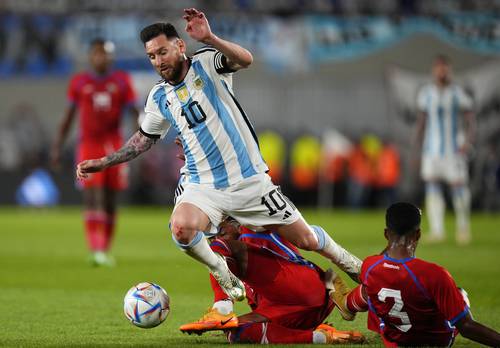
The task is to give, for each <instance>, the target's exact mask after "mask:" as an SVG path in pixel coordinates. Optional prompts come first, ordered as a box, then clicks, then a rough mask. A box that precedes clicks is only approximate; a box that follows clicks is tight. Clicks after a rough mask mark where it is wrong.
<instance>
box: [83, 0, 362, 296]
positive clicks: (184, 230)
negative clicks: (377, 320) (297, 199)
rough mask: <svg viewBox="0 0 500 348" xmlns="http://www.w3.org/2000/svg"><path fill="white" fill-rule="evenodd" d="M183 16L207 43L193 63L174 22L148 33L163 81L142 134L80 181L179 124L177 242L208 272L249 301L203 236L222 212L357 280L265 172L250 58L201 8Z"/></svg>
mask: <svg viewBox="0 0 500 348" xmlns="http://www.w3.org/2000/svg"><path fill="white" fill-rule="evenodd" d="M184 13H185V15H184V17H183V18H184V19H185V20H186V23H187V24H186V31H187V33H188V34H189V36H190V37H191V38H193V39H194V40H197V41H199V42H202V43H204V44H206V45H208V46H210V47H206V48H203V49H200V50H199V51H197V52H196V53H195V54H194V55H193V56H192V57H190V58H188V57H186V55H185V52H186V45H185V43H184V41H183V40H182V39H180V37H179V35H178V33H177V31H176V29H175V28H174V27H173V26H172V25H171V24H168V23H156V24H152V25H150V26H148V27H146V28H144V29H143V30H142V32H141V40H142V42H143V43H144V47H145V50H146V54H147V56H148V58H149V60H150V62H151V64H152V65H153V66H154V67H155V69H156V70H157V72H158V74H159V75H160V76H161V77H162V78H163V80H162V81H161V82H159V83H158V84H157V85H155V86H154V87H153V88H152V90H151V92H150V94H149V97H148V100H147V102H146V106H145V111H146V117H145V119H144V121H143V123H142V124H141V127H140V130H139V131H138V132H137V133H136V134H135V135H134V136H133V137H132V138H131V139H130V140H129V141H128V143H127V144H126V145H125V146H124V147H123V148H122V149H120V150H119V151H117V152H115V153H113V154H111V155H108V156H106V157H102V158H100V159H96V160H91V161H85V162H82V163H80V164H79V165H78V167H77V176H78V177H79V178H85V177H87V175H88V173H92V172H96V171H100V170H102V169H104V168H107V167H109V166H112V165H115V164H118V163H122V162H125V161H129V160H131V159H132V158H135V157H136V156H138V155H139V154H141V153H143V152H144V151H147V150H148V149H149V148H150V147H151V146H152V145H153V144H154V143H155V142H156V141H157V140H158V139H159V138H161V137H163V136H165V134H166V133H167V131H168V129H169V128H170V127H174V129H175V130H176V132H177V134H178V137H179V138H180V140H181V142H182V145H183V151H184V154H185V158H186V164H185V166H184V167H183V169H182V174H183V175H182V177H183V181H182V182H181V186H182V188H183V190H182V192H179V193H180V195H178V196H177V197H176V201H175V208H174V211H173V213H172V217H171V219H170V227H171V230H172V237H173V239H174V241H175V243H176V244H177V245H178V246H179V248H181V250H183V251H184V252H185V253H186V254H188V255H189V256H191V257H193V258H194V259H196V260H198V261H200V262H201V263H203V264H205V265H206V266H207V267H208V268H209V270H210V272H211V273H212V275H213V276H214V277H215V278H216V279H217V281H218V282H219V284H220V285H221V287H222V288H223V289H224V291H225V292H226V293H227V294H228V295H229V296H230V297H231V298H233V299H236V300H242V299H243V298H245V288H244V286H243V283H242V282H241V281H240V280H239V279H237V278H236V277H235V276H234V275H233V274H232V273H231V272H230V270H229V268H228V267H227V264H226V262H225V260H224V258H223V257H222V256H221V255H219V254H216V253H214V252H213V251H212V250H211V249H210V247H209V245H208V242H207V241H206V239H205V237H204V232H205V231H207V230H209V229H210V228H212V229H213V228H214V227H216V226H218V225H219V223H220V222H221V221H222V220H223V218H224V216H231V217H233V218H234V219H236V220H237V221H238V222H239V223H241V224H242V225H245V226H252V227H256V226H264V227H265V228H268V229H269V228H271V229H273V230H276V231H277V232H278V233H279V234H280V235H281V236H282V237H284V238H285V239H287V240H289V241H290V242H292V243H293V244H294V245H296V246H297V247H299V248H303V249H308V250H316V251H318V252H320V253H321V254H322V255H324V256H326V257H327V258H329V259H330V260H331V261H332V262H334V263H335V264H337V265H338V266H339V267H340V268H341V269H342V270H344V271H345V272H348V273H349V274H350V275H351V276H353V277H355V278H356V277H357V275H358V273H359V269H360V265H361V262H360V260H359V259H358V258H357V257H355V256H354V255H352V254H350V253H348V252H347V251H346V250H345V249H344V248H342V247H340V246H339V245H338V244H337V243H335V242H334V241H333V239H332V238H331V237H330V236H329V235H328V234H327V233H326V232H325V231H324V230H323V229H322V228H320V227H317V226H316V227H311V226H309V225H308V224H307V223H306V222H305V220H304V219H303V218H302V216H301V214H300V212H298V211H297V209H296V208H295V207H294V206H293V204H291V203H290V201H289V200H288V199H287V198H286V197H285V196H283V194H282V193H281V192H280V190H279V188H278V187H277V186H275V185H274V184H273V183H272V181H271V179H270V177H269V176H268V175H267V174H266V172H267V170H268V168H267V166H266V163H265V162H264V160H263V159H262V156H261V154H260V151H259V144H258V141H257V137H256V136H255V132H254V131H253V129H252V126H251V124H250V122H249V121H248V119H247V117H246V115H245V113H244V111H243V109H242V108H241V106H240V104H239V103H238V102H237V100H236V98H235V97H234V93H233V89H232V76H233V73H234V72H236V71H238V70H240V69H244V68H247V67H248V66H249V65H250V64H251V63H252V60H253V57H252V55H251V53H250V52H249V51H247V50H246V49H244V48H243V47H241V46H239V45H237V44H235V43H232V42H229V41H226V40H223V39H221V38H219V37H218V36H216V35H215V34H213V33H212V32H211V30H210V26H209V24H208V21H207V19H206V17H205V15H204V14H203V13H202V12H200V11H198V10H196V9H193V8H191V9H186V10H184Z"/></svg>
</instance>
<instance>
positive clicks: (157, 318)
mask: <svg viewBox="0 0 500 348" xmlns="http://www.w3.org/2000/svg"><path fill="white" fill-rule="evenodd" d="M123 311H124V313H125V316H126V317H127V319H128V320H129V321H130V322H131V323H132V324H134V325H135V326H138V327H142V328H144V329H149V328H152V327H155V326H158V325H160V324H161V323H163V321H164V320H165V319H166V318H167V316H168V313H169V312H170V299H169V297H168V294H167V292H166V291H165V290H163V288H162V287H161V286H159V285H157V284H154V283H149V282H144V283H139V284H137V285H136V286H133V287H131V288H130V290H129V291H128V292H127V294H126V295H125V298H124V299H123Z"/></svg>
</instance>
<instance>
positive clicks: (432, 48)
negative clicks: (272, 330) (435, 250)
mask: <svg viewBox="0 0 500 348" xmlns="http://www.w3.org/2000/svg"><path fill="white" fill-rule="evenodd" d="M2 4H3V5H2V7H0V18H1V21H0V22H1V25H0V76H1V82H0V95H1V96H2V102H1V103H0V124H1V130H0V134H1V136H0V139H1V141H0V179H1V180H0V187H1V191H2V194H1V195H0V203H2V204H6V203H7V204H13V203H15V201H16V190H18V188H19V186H20V184H21V182H22V180H24V179H25V178H26V177H28V176H29V175H30V174H31V173H32V172H33V170H34V169H35V168H45V169H47V165H46V163H47V161H46V159H47V155H48V150H49V147H50V142H51V141H52V140H53V137H54V134H55V130H56V127H57V125H58V123H59V122H60V120H61V118H62V113H63V110H64V108H65V106H66V103H67V101H66V98H65V95H66V88H67V83H68V80H69V77H70V75H71V73H73V72H75V71H79V70H81V69H84V68H86V67H87V65H86V64H87V48H88V43H89V42H90V41H91V40H92V39H93V38H95V37H104V38H106V39H109V40H112V41H113V42H114V43H115V45H116V54H115V57H116V64H115V66H116V67H118V68H124V69H126V70H128V71H130V72H131V73H132V74H133V77H134V83H135V87H136V89H137V91H138V94H139V98H138V107H141V104H142V103H143V102H144V99H145V95H147V93H148V91H149V88H150V86H151V84H152V83H153V82H156V81H157V80H158V77H157V75H156V74H155V73H154V72H153V70H152V69H151V67H150V66H149V62H148V61H147V60H146V59H145V56H144V53H143V48H142V46H141V44H140V41H139V40H138V38H137V33H138V31H139V30H140V29H141V28H142V27H143V26H144V25H145V24H147V23H150V22H153V21H158V20H167V21H172V22H173V23H175V24H176V25H177V26H178V27H179V28H183V23H182V22H181V21H180V20H179V14H180V13H181V11H182V8H184V7H186V6H196V7H200V8H202V9H204V10H205V11H206V12H207V15H208V17H209V19H210V21H211V26H212V29H213V30H214V32H216V33H218V34H220V35H221V36H222V37H226V38H228V39H231V40H234V41H236V42H239V43H241V44H242V45H244V46H245V47H248V48H249V49H250V50H251V51H252V52H253V53H254V56H255V61H256V62H255V64H254V65H253V66H252V68H251V69H250V70H248V71H244V72H242V73H239V74H238V76H237V78H236V79H235V91H236V93H237V96H238V98H239V100H240V101H241V104H242V105H243V107H244V108H245V110H246V112H247V114H248V115H249V117H250V119H251V121H252V122H253V124H254V126H255V128H256V129H257V131H258V133H260V134H261V135H262V134H264V135H265V136H262V139H261V142H262V143H263V144H262V146H263V152H264V155H265V157H266V160H267V161H268V162H269V163H270V165H271V167H272V169H273V170H274V173H273V174H274V175H275V181H279V182H280V184H281V185H282V186H283V188H284V191H286V192H287V193H288V194H290V195H292V196H293V197H294V199H295V200H296V201H297V202H298V203H299V204H310V205H316V204H320V205H322V206H329V205H331V204H332V203H335V204H336V205H337V204H338V205H350V206H354V207H359V206H373V205H377V204H378V205H384V204H385V203H386V202H387V197H386V196H384V190H385V187H381V186H384V184H383V183H382V184H380V183H378V182H376V178H375V177H376V176H377V175H383V174H384V173H382V174H380V173H377V170H378V169H377V168H376V167H377V165H378V164H377V161H379V157H380V153H381V149H382V148H383V144H393V145H394V148H395V150H396V151H397V154H399V157H400V162H399V164H395V167H396V169H394V173H385V174H386V175H388V176H389V178H388V179H387V180H388V181H389V183H388V184H387V185H388V186H390V188H394V189H396V196H397V197H400V198H404V199H412V200H419V199H420V197H421V194H422V191H423V189H422V185H421V184H420V181H419V178H418V175H417V172H418V171H417V170H415V168H414V167H412V166H411V165H410V162H411V158H412V153H413V152H412V151H411V141H410V139H411V135H412V128H413V123H414V120H415V113H414V110H415V94H416V92H417V88H418V87H419V86H420V85H421V84H422V83H424V82H425V81H426V80H428V79H429V72H430V64H431V62H432V58H433V57H434V56H435V55H436V54H437V53H444V54H446V55H449V56H450V57H451V59H452V62H453V65H454V67H455V75H456V79H457V80H458V81H459V82H460V83H461V84H463V85H464V86H465V87H466V89H467V90H468V92H469V93H471V94H472V95H473V96H474V99H475V101H476V105H477V112H478V126H479V127H478V137H477V139H478V142H477V144H476V147H475V152H474V156H473V158H472V162H471V175H472V180H471V183H472V191H473V197H474V199H473V201H474V206H475V207H476V208H480V209H494V208H495V207H496V206H498V202H497V201H498V199H497V197H498V193H499V192H498V189H497V185H496V178H495V175H496V169H497V167H498V163H499V159H498V157H499V156H498V153H499V151H498V138H499V136H498V134H499V129H500V122H499V121H498V114H499V112H500V111H499V110H500V107H499V105H500V99H499V93H498V91H499V90H500V89H499V88H498V87H499V86H498V85H499V84H500V82H499V81H500V79H499V78H498V77H499V74H500V69H499V65H498V54H499V53H500V25H499V24H498V8H499V7H500V2H498V1H487V2H485V1H438V2H434V1H410V0H405V1H396V0H387V1H381V2H376V3H372V2H370V1H326V0H322V1H320V0H318V1H276V2H274V1H272V2H265V1H215V2H211V1H185V2H176V1H164V2H161V3H160V4H158V2H156V1H111V2H99V1H61V0H60V1H20V2H17V1H4V2H2ZM181 32H182V31H181ZM183 38H184V39H188V38H187V35H183ZM188 47H190V48H191V49H192V50H194V49H196V48H197V47H199V45H197V44H196V43H193V42H191V41H190V40H188ZM125 124H127V125H128V129H127V130H126V131H125V133H126V134H130V133H131V132H132V131H133V130H134V129H135V128H136V125H133V124H132V122H125ZM76 128H77V127H73V137H72V141H70V142H68V143H67V145H66V147H65V157H64V159H65V162H64V163H65V166H64V169H63V170H62V171H59V172H55V173H52V174H53V178H54V180H55V182H56V185H57V188H58V190H60V192H61V194H60V196H59V201H60V202H61V203H62V204H66V203H73V204H74V203H79V202H80V199H79V195H78V192H77V191H76V190H74V182H73V178H72V176H71V175H68V174H69V173H70V172H71V170H72V167H73V166H74V163H73V149H74V140H75V138H76V134H77V129H76ZM367 136H368V137H367ZM170 140H171V139H168V141H166V142H165V143H164V144H162V145H161V146H157V149H155V150H153V151H151V152H149V153H147V154H146V155H144V156H142V158H140V159H138V160H136V161H135V162H133V164H132V166H131V169H132V180H131V183H132V185H131V188H130V190H129V191H128V192H127V193H126V194H124V196H123V197H122V201H126V202H129V203H136V204H143V203H144V204H169V203H170V202H171V196H172V194H171V193H172V191H173V188H174V186H175V184H176V180H177V175H178V171H177V170H178V168H179V167H180V165H181V163H180V162H179V161H178V160H176V159H175V152H176V151H177V150H176V149H175V148H174V147H173V145H172V142H171V141H170ZM360 142H361V143H362V144H364V147H363V149H364V150H366V151H367V152H368V153H370V154H371V155H370V156H371V158H370V161H371V162H372V163H371V164H370V165H369V166H370V168H368V169H366V168H365V169H356V168H354V169H353V168H350V165H349V160H350V159H349V157H350V156H351V154H352V153H353V151H351V150H352V149H355V148H356V147H355V145H356V144H358V143H360ZM381 144H382V145H381ZM320 149H321V151H320ZM366 151H365V152H366ZM351 157H352V156H351ZM351 166H352V167H355V165H351ZM363 170H365V171H368V173H363ZM356 171H357V173H356ZM359 171H361V172H362V173H359ZM370 171H372V173H370ZM145 173H147V174H145ZM152 173H154V175H152ZM398 174H399V175H398ZM358 177H361V179H359V180H361V181H362V184H363V185H365V186H366V187H367V188H368V190H367V192H366V195H365V196H363V197H361V198H360V199H357V200H356V199H355V200H354V201H353V200H352V199H351V200H349V199H348V196H349V195H348V194H347V192H348V190H349V186H352V182H353V181H354V182H356V180H358ZM359 180H358V181H359ZM153 187H154V189H153ZM370 188H371V189H370ZM318 192H320V194H318ZM349 192H351V191H349ZM389 198H390V199H394V196H389ZM33 199H34V200H35V201H37V200H40V199H42V198H40V197H33ZM49 202H50V200H49Z"/></svg>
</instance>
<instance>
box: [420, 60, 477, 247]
mask: <svg viewBox="0 0 500 348" xmlns="http://www.w3.org/2000/svg"><path fill="white" fill-rule="evenodd" d="M432 74H433V77H434V82H433V83H431V84H428V85H426V86H424V87H423V88H422V89H421V90H420V92H419V94H418V97H417V104H418V110H419V116H418V121H417V142H418V143H419V144H421V143H422V142H423V146H422V161H421V168H420V169H421V177H422V179H423V180H424V182H425V192H426V210H427V215H428V217H429V225H430V233H431V234H430V237H429V240H430V241H442V240H444V238H445V230H444V212H445V200H444V198H443V192H442V187H441V183H443V182H444V183H446V184H448V185H450V187H451V196H452V201H453V206H454V209H455V214H456V240H457V242H458V243H459V244H467V243H468V242H469V241H470V239H471V235H470V227H469V215H470V199H471V198H470V191H469V187H468V185H467V181H468V168H467V155H468V153H469V151H470V148H471V145H472V141H473V138H474V132H475V118H474V114H473V112H472V107H473V103H472V99H471V97H470V96H468V95H467V94H466V93H465V92H464V90H463V89H462V88H461V87H460V86H458V85H456V84H454V83H452V81H451V66H450V62H449V60H448V58H447V57H445V56H438V57H436V58H435V60H434V64H433V67H432Z"/></svg>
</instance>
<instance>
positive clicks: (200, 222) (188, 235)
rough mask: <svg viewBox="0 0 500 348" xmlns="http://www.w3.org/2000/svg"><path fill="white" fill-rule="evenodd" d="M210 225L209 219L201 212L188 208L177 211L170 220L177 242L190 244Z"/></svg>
mask: <svg viewBox="0 0 500 348" xmlns="http://www.w3.org/2000/svg"><path fill="white" fill-rule="evenodd" d="M208 223H209V220H208V217H207V216H206V215H205V214H204V213H203V212H202V211H201V210H199V209H198V208H196V207H194V209H193V207H191V206H187V207H182V208H181V207H180V208H179V209H176V211H175V212H174V214H173V215H172V218H171V220H170V228H171V230H172V234H173V236H174V238H175V240H177V241H178V242H179V243H182V244H188V243H189V242H190V241H191V240H192V239H193V238H194V236H195V235H196V233H197V232H198V231H202V230H204V229H205V227H206V226H207V225H208Z"/></svg>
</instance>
